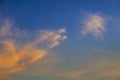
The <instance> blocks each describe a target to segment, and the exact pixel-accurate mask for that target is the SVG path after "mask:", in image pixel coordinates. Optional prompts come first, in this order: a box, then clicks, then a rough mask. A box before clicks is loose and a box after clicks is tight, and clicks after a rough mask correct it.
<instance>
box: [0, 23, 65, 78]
mask: <svg viewBox="0 0 120 80" xmlns="http://www.w3.org/2000/svg"><path fill="white" fill-rule="evenodd" d="M5 23H6V24H5ZM5 23H4V24H0V79H2V80H4V79H6V78H7V77H8V76H9V74H13V73H15V72H19V71H23V70H24V69H26V68H27V67H29V66H30V65H32V64H33V63H35V62H37V61H38V60H40V59H42V58H43V57H44V56H45V55H47V53H48V50H46V48H41V47H40V44H42V45H46V47H49V48H50V49H51V48H53V47H55V46H58V45H59V44H60V41H63V40H65V39H66V36H65V35H64V34H63V33H64V32H65V29H64V30H63V29H59V30H56V31H54V30H52V31H48V30H46V31H43V32H42V33H40V34H38V36H37V37H36V38H34V39H32V40H26V38H23V37H22V36H20V35H19V34H21V33H22V31H21V32H20V30H18V31H19V32H17V31H13V30H12V28H11V27H12V26H11V24H10V22H8V21H7V22H5ZM23 32H24V31H23ZM17 35H19V37H21V38H22V39H21V38H18V36H17ZM23 36H24V35H23ZM27 37H28V36H27ZM30 37H31V36H30ZM30 37H28V39H29V38H30ZM33 37H34V36H33ZM20 40H22V41H21V42H19V41H20ZM26 41H28V42H26ZM1 76H2V77H1Z"/></svg>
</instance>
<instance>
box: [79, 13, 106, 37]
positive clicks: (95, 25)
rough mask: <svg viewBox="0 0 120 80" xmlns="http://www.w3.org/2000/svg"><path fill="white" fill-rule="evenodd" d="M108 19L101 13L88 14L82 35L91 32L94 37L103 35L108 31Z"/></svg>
mask: <svg viewBox="0 0 120 80" xmlns="http://www.w3.org/2000/svg"><path fill="white" fill-rule="evenodd" d="M105 23H106V20H105V18H104V17H103V16H101V15H99V14H88V15H87V17H86V18H85V19H84V21H83V29H82V31H81V33H82V35H84V36H85V35H87V34H91V35H93V36H94V37H101V36H103V34H104V32H105V31H106V27H105Z"/></svg>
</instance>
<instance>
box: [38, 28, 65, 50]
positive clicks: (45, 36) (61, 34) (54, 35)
mask: <svg viewBox="0 0 120 80" xmlns="http://www.w3.org/2000/svg"><path fill="white" fill-rule="evenodd" d="M65 33H66V29H65V28H63V29H58V30H56V31H53V30H52V31H48V30H47V31H44V32H43V33H42V36H41V37H40V40H41V41H46V42H47V45H48V47H49V48H53V47H55V46H58V45H59V44H60V42H61V41H64V40H65V39H67V36H66V35H65Z"/></svg>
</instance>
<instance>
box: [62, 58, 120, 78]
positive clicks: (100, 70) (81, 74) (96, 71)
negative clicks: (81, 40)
mask: <svg viewBox="0 0 120 80" xmlns="http://www.w3.org/2000/svg"><path fill="white" fill-rule="evenodd" d="M80 66H81V65H80ZM119 67H120V63H119V60H114V59H113V58H112V57H111V59H109V60H108V59H104V58H101V59H99V60H97V59H96V61H95V62H94V63H91V64H89V65H88V66H87V67H84V68H82V69H80V68H75V69H72V71H68V72H64V73H62V74H61V76H63V77H67V78H69V79H74V80H78V79H81V80H98V79H103V80H118V79H119V77H120V72H119V71H120V68H119Z"/></svg>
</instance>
